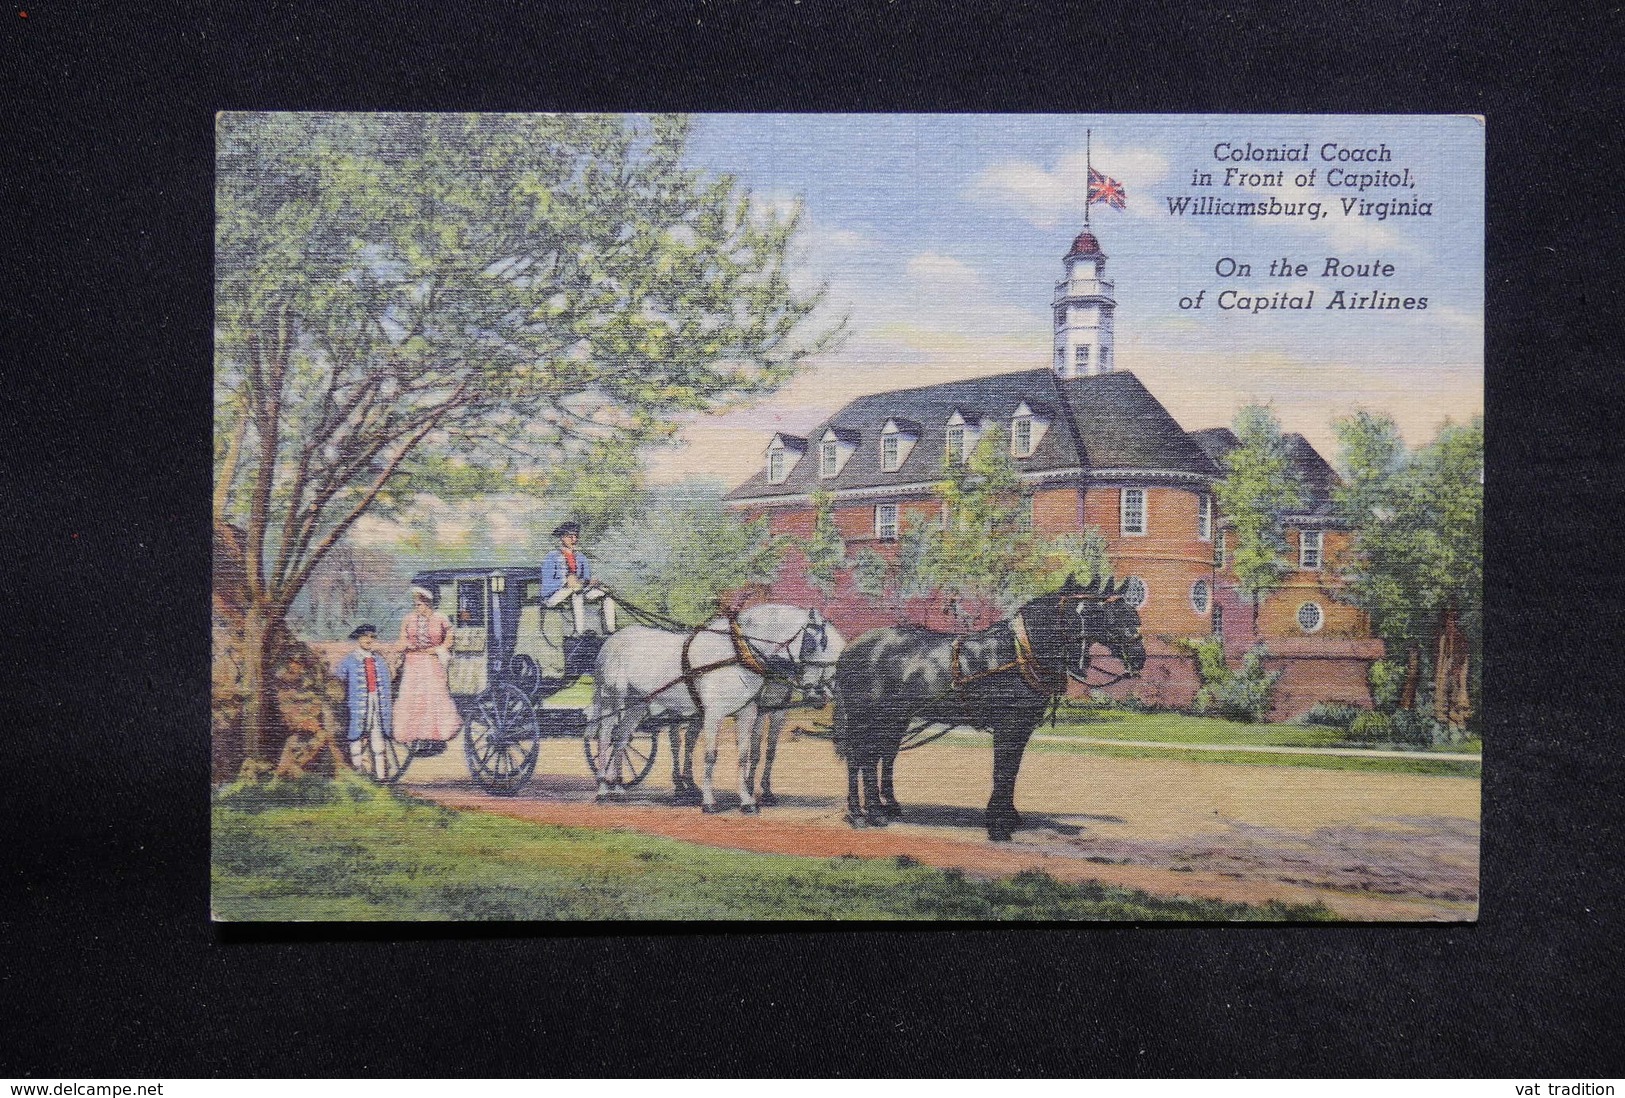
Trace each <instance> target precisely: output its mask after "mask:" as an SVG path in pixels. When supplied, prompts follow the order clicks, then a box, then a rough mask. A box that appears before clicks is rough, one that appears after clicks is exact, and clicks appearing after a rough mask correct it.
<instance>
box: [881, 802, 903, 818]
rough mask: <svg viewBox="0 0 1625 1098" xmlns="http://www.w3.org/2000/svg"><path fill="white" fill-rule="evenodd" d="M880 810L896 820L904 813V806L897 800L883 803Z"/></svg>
mask: <svg viewBox="0 0 1625 1098" xmlns="http://www.w3.org/2000/svg"><path fill="white" fill-rule="evenodd" d="M880 811H882V812H884V813H885V814H886V815H888V816H890V817H891V818H892V819H894V820H895V819H896V818H897V817H899V816H901V815H902V814H903V806H902V805H900V804H898V803H897V802H896V801H893V802H892V803H891V804H883V805H881V806H880Z"/></svg>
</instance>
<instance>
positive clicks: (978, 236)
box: [650, 115, 1484, 481]
mask: <svg viewBox="0 0 1625 1098" xmlns="http://www.w3.org/2000/svg"><path fill="white" fill-rule="evenodd" d="M1086 130H1092V132H1093V163H1094V166H1095V167H1096V169H1097V170H1099V171H1102V172H1104V173H1105V174H1107V175H1109V176H1111V177H1113V178H1115V179H1117V180H1119V181H1120V182H1121V183H1122V184H1123V185H1124V187H1125V189H1126V191H1127V196H1128V209H1127V210H1126V211H1117V210H1110V209H1106V208H1104V207H1102V206H1098V205H1097V206H1095V207H1094V208H1093V211H1092V213H1091V220H1092V223H1093V228H1094V230H1095V232H1096V235H1097V236H1098V237H1099V239H1100V242H1101V245H1102V248H1103V249H1104V250H1105V252H1106V253H1107V255H1108V256H1109V261H1108V266H1107V277H1109V278H1111V279H1113V280H1114V281H1115V282H1116V285H1117V300H1118V309H1117V325H1116V331H1117V336H1116V345H1117V352H1116V353H1117V359H1118V365H1119V368H1122V369H1128V370H1133V371H1134V372H1135V373H1136V374H1137V375H1138V376H1139V377H1140V378H1141V380H1142V381H1144V382H1145V383H1146V385H1147V386H1148V387H1149V388H1150V389H1151V390H1152V392H1154V393H1156V394H1157V396H1158V397H1159V398H1160V399H1161V400H1162V401H1163V403H1164V404H1166V405H1167V406H1168V408H1169V410H1170V411H1171V412H1173V414H1174V415H1175V417H1176V418H1178V419H1179V420H1180V422H1181V423H1182V424H1183V425H1184V426H1185V427H1186V428H1187V429H1195V428H1200V427H1207V426H1213V425H1215V424H1220V423H1227V422H1229V421H1230V419H1231V418H1232V416H1233V415H1234V413H1235V410H1236V408H1237V407H1238V406H1239V405H1240V404H1242V403H1245V402H1247V401H1248V400H1255V399H1256V400H1267V401H1270V402H1271V403H1273V404H1274V406H1275V407H1276V410H1277V412H1278V413H1279V414H1280V416H1281V418H1282V420H1283V422H1284V424H1285V426H1286V427H1287V429H1289V430H1296V431H1302V432H1303V433H1304V434H1306V435H1308V436H1309V437H1310V439H1311V440H1312V441H1314V442H1315V443H1316V444H1317V445H1318V446H1320V447H1321V449H1322V451H1323V452H1324V453H1326V454H1327V456H1328V457H1332V456H1334V450H1335V445H1334V443H1333V441H1332V439H1333V436H1332V433H1331V427H1330V420H1331V418H1332V416H1334V415H1338V414H1343V413H1346V412H1348V411H1351V410H1352V409H1354V408H1355V407H1357V406H1365V407H1370V408H1374V409H1377V410H1380V411H1385V412H1388V413H1390V414H1392V415H1394V416H1395V418H1396V419H1398V421H1399V423H1400V426H1401V428H1402V430H1404V432H1405V433H1406V436H1407V438H1408V439H1409V440H1410V441H1412V442H1413V443H1414V442H1420V441H1422V440H1424V439H1425V438H1426V437H1428V436H1429V435H1431V433H1432V431H1433V430H1434V428H1435V427H1436V426H1437V424H1438V423H1439V422H1440V421H1442V420H1443V419H1444V418H1445V417H1446V416H1450V417H1454V418H1456V419H1458V420H1459V419H1461V418H1464V417H1466V416H1470V415H1473V414H1476V413H1478V412H1480V411H1481V410H1482V391H1483V351H1482V340H1483V324H1482V313H1483V269H1484V259H1483V175H1484V172H1483V149H1484V144H1483V143H1484V129H1483V126H1482V124H1481V123H1480V122H1479V121H1478V120H1476V119H1473V118H1469V117H1460V116H1456V117H1383V116H1352V117H1344V116H1257V115H1255V116H1218V115H1215V116H1167V115H1163V116H1134V115H1105V116H1083V115H1076V116H1063V115H1044V116H988V115H702V116H700V117H699V119H698V123H697V127H696V132H695V135H694V140H693V142H692V144H691V148H690V154H689V160H690V162H691V163H692V164H693V165H694V166H696V167H701V168H705V169H707V170H710V171H716V172H728V173H731V174H734V175H736V176H738V177H739V178H740V179H741V181H742V182H743V183H744V184H745V185H746V186H748V187H750V188H751V189H752V190H753V192H755V193H756V195H757V196H758V198H759V199H761V200H762V201H764V202H770V203H773V204H775V205H780V206H788V205H789V204H791V203H793V202H796V201H800V202H801V203H802V204H803V206H804V211H805V222H804V225H805V229H804V232H803V234H802V235H803V246H802V252H801V255H800V257H799V258H800V264H799V269H800V271H801V276H800V277H802V278H803V279H804V280H805V281H806V282H808V283H817V282H827V283H828V285H829V289H830V298H829V308H830V312H831V315H833V314H837V313H839V314H845V315H847V316H848V318H849V322H850V328H851V334H850V337H849V338H848V340H847V342H846V344H845V346H844V347H843V348H842V349H841V350H840V351H839V352H837V353H835V354H833V355H830V356H828V357H827V358H826V359H824V360H821V361H820V362H819V363H817V364H815V365H814V366H813V367H812V368H811V369H810V370H809V372H808V373H807V374H806V375H804V376H803V377H801V378H798V379H797V380H796V381H794V382H792V383H791V384H790V385H789V386H787V387H786V389H784V390H783V391H782V392H781V393H779V394H776V395H775V396H773V397H771V398H768V399H767V400H765V401H761V402H759V403H757V404H755V405H753V406H751V407H749V408H744V409H736V410H732V411H729V412H727V413H724V414H719V415H712V416H707V417H703V418H701V419H697V420H695V421H694V422H693V423H691V424H689V425H688V426H687V427H686V428H685V430H684V432H683V436H682V439H683V441H682V444H681V445H680V446H678V447H676V448H674V449H667V450H662V451H660V452H658V453H656V454H654V455H652V456H651V462H650V467H651V472H652V475H653V476H654V477H655V479H658V480H667V479H674V478H677V477H680V476H684V475H689V474H692V473H712V474H715V475H719V476H722V477H723V478H725V479H727V480H729V481H734V480H738V479H741V478H742V477H743V476H745V475H747V474H748V473H749V472H750V470H751V469H752V468H754V466H755V464H756V462H757V461H758V460H759V458H760V454H761V450H762V448H763V447H764V446H765V445H766V442H767V439H768V436H769V434H770V433H771V432H772V431H773V430H774V429H778V428H784V429H789V430H805V429H807V428H810V427H811V426H812V425H813V424H815V423H816V422H818V420H820V419H822V418H823V417H825V416H827V415H828V414H829V413H831V412H833V411H834V410H835V409H836V408H838V407H839V406H840V405H841V404H842V403H844V402H845V401H846V400H848V399H851V398H852V397H853V396H856V395H859V394H860V393H867V392H875V391H879V390H884V389H893V388H902V387H906V386H912V385H920V384H928V383H931V382H933V381H939V380H948V379H951V378H957V377H965V376H970V375H973V374H988V373H1001V372H1006V371H1010V370H1020V369H1031V368H1036V367H1040V366H1044V365H1046V364H1047V363H1048V362H1049V356H1050V347H1051V343H1050V340H1051V325H1050V311H1049V301H1050V297H1051V294H1052V292H1053V285H1054V282H1055V280H1056V279H1057V278H1059V277H1060V275H1061V263H1060V260H1061V256H1062V255H1063V254H1064V253H1065V252H1066V250H1067V248H1068V246H1069V245H1070V243H1071V241H1072V238H1073V236H1074V235H1075V234H1076V233H1077V232H1078V231H1079V229H1081V228H1082V226H1083V202H1082V189H1083V182H1084V170H1083V162H1084V155H1083V154H1084V134H1085V131H1086ZM1220 142H1228V143H1230V144H1231V145H1233V146H1236V147H1242V148H1244V147H1245V145H1246V143H1247V142H1251V143H1252V144H1253V145H1255V146H1259V147H1281V146H1295V145H1301V144H1302V143H1305V142H1307V143H1308V144H1309V147H1310V159H1309V161H1308V162H1307V163H1304V164H1297V163H1289V164H1285V165H1283V164H1279V163H1253V164H1244V165H1240V166H1243V167H1247V168H1249V169H1250V170H1274V169H1278V168H1284V169H1285V171H1286V176H1285V177H1284V186H1283V187H1281V188H1262V189H1247V188H1244V187H1241V186H1229V187H1226V186H1223V185H1216V186H1214V187H1211V188H1203V189H1196V188H1192V187H1191V186H1190V185H1189V184H1190V179H1191V175H1192V172H1193V171H1194V170H1197V169H1201V170H1205V171H1210V172H1213V173H1214V178H1215V182H1216V183H1222V179H1223V169H1224V167H1225V166H1226V163H1223V162H1220V161H1217V160H1215V156H1214V146H1215V145H1216V144H1219V143H1220ZM1326 143H1336V144H1337V145H1339V146H1340V147H1343V148H1362V149H1363V148H1372V147H1376V146H1378V145H1379V144H1386V145H1387V147H1388V148H1389V149H1390V150H1392V157H1393V159H1392V160H1391V161H1389V162H1387V163H1381V164H1377V165H1371V166H1367V165H1361V164H1351V163H1349V162H1337V161H1324V160H1322V159H1321V156H1320V148H1321V146H1322V145H1323V144H1326ZM1369 167H1375V168H1379V169H1381V170H1385V171H1399V170H1403V169H1404V168H1406V167H1409V168H1410V169H1411V172H1412V176H1413V178H1414V179H1415V182H1416V185H1415V189H1398V190H1394V189H1387V190H1368V191H1366V192H1365V193H1364V194H1363V195H1361V194H1359V193H1358V192H1356V191H1354V190H1352V189H1349V188H1347V187H1341V188H1339V187H1331V186H1327V183H1328V182H1329V181H1328V179H1327V174H1326V173H1327V171H1328V169H1330V168H1342V169H1344V170H1345V171H1349V170H1353V171H1359V170H1369ZM1309 168H1315V169H1317V178H1316V184H1317V185H1316V186H1315V187H1313V188H1297V187H1295V186H1293V180H1294V176H1295V175H1296V173H1297V172H1298V171H1302V170H1307V169H1309ZM1268 193H1275V194H1276V195H1277V196H1278V197H1279V198H1280V199H1281V200H1282V201H1297V200H1299V199H1302V198H1309V199H1318V200H1320V201H1322V202H1323V203H1325V205H1326V207H1327V208H1328V209H1329V211H1330V212H1329V214H1328V216H1326V217H1325V218H1323V219H1322V220H1320V221H1318V222H1312V223H1311V222H1307V221H1305V220H1303V219H1298V218H1292V219H1281V220H1264V219H1257V218H1229V217H1179V218H1176V217H1170V216H1169V215H1168V213H1167V201H1166V199H1167V197H1168V196H1169V195H1175V196H1177V195H1181V194H1192V195H1198V194H1209V195H1213V196H1214V197H1216V198H1220V199H1224V200H1237V199H1243V200H1245V199H1258V198H1261V197H1266V196H1267V194H1268ZM1343 197H1364V198H1368V199H1375V200H1381V199H1394V198H1398V199H1402V200H1405V201H1416V200H1424V201H1429V202H1431V203H1432V209H1433V215H1432V216H1431V217H1402V216H1396V217H1390V218H1389V219H1387V220H1384V221H1380V222H1379V221H1376V220H1375V219H1371V218H1359V217H1345V216H1343V215H1342V213H1341V206H1340V204H1339V202H1338V199H1340V198H1343ZM1225 256H1229V257H1232V258H1234V259H1237V260H1240V261H1243V262H1250V263H1251V264H1252V265H1253V277H1252V278H1246V279H1242V278H1230V279H1224V278H1220V277H1219V276H1218V275H1217V274H1215V271H1214V265H1215V263H1216V262H1217V261H1218V260H1219V259H1220V258H1221V257H1225ZM1283 256H1286V257H1291V258H1292V259H1293V260H1294V261H1299V262H1304V263H1307V264H1309V266H1310V270H1311V277H1308V278H1304V279H1296V278H1291V279H1279V278H1268V277H1264V276H1263V275H1264V269H1265V268H1266V267H1267V265H1268V264H1269V262H1270V260H1271V259H1273V258H1280V257H1283ZM1332 256H1335V257H1338V258H1340V259H1344V260H1347V261H1349V262H1355V263H1358V262H1370V261H1372V260H1378V259H1380V260H1384V261H1387V262H1390V263H1392V264H1393V265H1394V267H1395V273H1394V274H1393V275H1392V276H1391V277H1389V278H1385V279H1380V280H1361V279H1322V278H1321V277H1320V273H1321V270H1322V266H1323V264H1324V261H1325V259H1326V258H1328V257H1332ZM1339 287H1342V288H1346V289H1349V290H1358V291H1360V292H1368V291H1370V290H1371V289H1376V288H1380V289H1382V290H1384V291H1385V292H1390V293H1395V294H1398V295H1400V296H1412V297H1414V296H1425V297H1427V299H1428V308H1427V309H1426V310H1425V311H1398V310H1396V311H1381V312H1372V311H1340V310H1328V309H1325V308H1324V307H1323V304H1324V302H1325V301H1327V300H1329V299H1330V297H1331V293H1332V291H1333V290H1335V289H1337V288H1339ZM1225 289H1232V290H1237V291H1240V292H1243V293H1258V292H1265V293H1273V292H1278V291H1281V290H1288V291H1291V292H1299V293H1301V292H1305V291H1307V290H1309V289H1314V290H1315V292H1316V300H1315V308H1313V309H1312V310H1308V311H1301V312H1300V311H1293V312H1273V313H1265V314H1261V315H1252V314H1244V313H1239V312H1234V311H1232V312H1221V311H1219V310H1218V309H1216V308H1215V307H1214V304H1215V299H1216V295H1217V294H1218V293H1219V291H1221V290H1225ZM1198 290H1206V291H1207V293H1206V297H1205V301H1204V308H1203V309H1201V310H1188V309H1186V310H1182V309H1181V308H1180V307H1179V302H1180V299H1181V298H1182V297H1186V296H1190V295H1194V294H1195V293H1196V292H1197V291H1198Z"/></svg>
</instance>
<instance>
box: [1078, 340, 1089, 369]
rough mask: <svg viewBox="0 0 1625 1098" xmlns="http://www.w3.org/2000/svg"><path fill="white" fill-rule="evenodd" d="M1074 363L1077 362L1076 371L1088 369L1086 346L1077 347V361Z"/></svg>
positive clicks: (1087, 349) (1087, 350)
mask: <svg viewBox="0 0 1625 1098" xmlns="http://www.w3.org/2000/svg"><path fill="white" fill-rule="evenodd" d="M1076 361H1077V366H1078V369H1080V370H1087V369H1088V368H1089V348H1088V346H1083V347H1079V348H1078V349H1077V360H1076Z"/></svg>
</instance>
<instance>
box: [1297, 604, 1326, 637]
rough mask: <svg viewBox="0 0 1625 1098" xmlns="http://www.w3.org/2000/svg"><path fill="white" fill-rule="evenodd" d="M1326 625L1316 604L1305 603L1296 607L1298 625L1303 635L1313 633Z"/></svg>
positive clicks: (1323, 616)
mask: <svg viewBox="0 0 1625 1098" xmlns="http://www.w3.org/2000/svg"><path fill="white" fill-rule="evenodd" d="M1325 623H1326V616H1325V615H1324V614H1322V613H1321V612H1320V605H1319V604H1318V603H1313V602H1306V603H1304V604H1303V605H1302V606H1300V607H1298V625H1299V627H1300V628H1302V629H1303V631H1304V632H1305V633H1314V632H1316V631H1318V630H1319V629H1320V627H1321V626H1322V625H1324V624H1325Z"/></svg>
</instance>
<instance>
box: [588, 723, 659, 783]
mask: <svg viewBox="0 0 1625 1098" xmlns="http://www.w3.org/2000/svg"><path fill="white" fill-rule="evenodd" d="M665 727H666V726H665V724H663V723H659V724H657V723H652V722H651V720H648V719H645V720H643V721H642V722H640V723H639V724H638V726H637V727H636V728H635V729H633V730H632V737H631V739H629V740H628V741H627V743H626V746H625V747H623V748H622V749H621V750H620V752H619V756H620V757H619V758H617V759H616V760H615V765H614V766H613V767H611V768H610V773H609V776H608V780H609V784H610V785H612V786H613V785H621V786H625V787H626V788H628V789H630V788H631V787H632V786H634V785H637V784H638V783H639V782H641V781H642V780H643V779H644V778H647V777H648V776H649V771H651V770H653V769H654V765H655V756H656V755H658V754H660V733H661V732H662V731H664V729H665ZM581 748H582V753H583V754H584V755H586V757H587V766H588V768H589V769H591V770H592V772H593V776H594V777H596V776H597V775H598V733H597V730H596V729H595V728H594V727H593V725H592V723H591V722H588V724H587V731H586V733H585V734H584V735H583V736H582V738H581Z"/></svg>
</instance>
